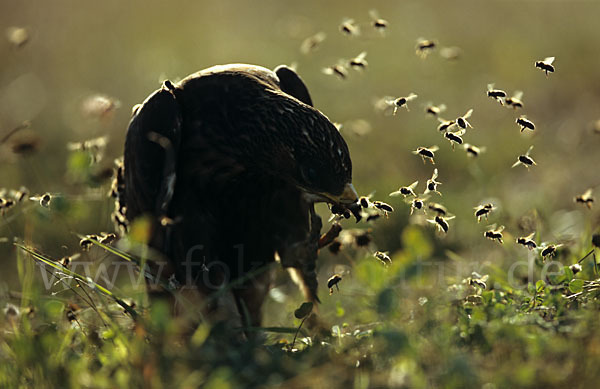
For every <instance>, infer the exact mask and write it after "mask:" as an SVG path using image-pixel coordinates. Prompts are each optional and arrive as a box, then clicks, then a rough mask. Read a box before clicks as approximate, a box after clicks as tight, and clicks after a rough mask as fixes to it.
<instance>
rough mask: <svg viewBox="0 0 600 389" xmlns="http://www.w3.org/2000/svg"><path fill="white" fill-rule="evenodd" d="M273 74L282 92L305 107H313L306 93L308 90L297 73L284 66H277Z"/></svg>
mask: <svg viewBox="0 0 600 389" xmlns="http://www.w3.org/2000/svg"><path fill="white" fill-rule="evenodd" d="M274 72H275V74H276V75H277V77H278V78H279V87H280V88H281V90H282V91H283V92H285V93H287V94H288V95H290V96H293V97H295V98H297V99H298V100H300V101H302V102H303V103H304V104H306V105H310V106H311V107H312V106H313V103H312V99H311V98H310V94H309V93H308V88H307V87H306V85H305V84H304V82H303V81H302V79H301V78H300V76H299V75H298V73H296V72H295V71H294V70H293V69H291V68H289V67H287V66H285V65H279V66H277V67H276V68H275V70H274Z"/></svg>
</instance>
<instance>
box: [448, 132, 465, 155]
mask: <svg viewBox="0 0 600 389" xmlns="http://www.w3.org/2000/svg"><path fill="white" fill-rule="evenodd" d="M465 132H466V130H464V129H463V130H458V131H454V132H452V131H446V132H445V133H444V138H446V139H448V141H450V144H451V145H452V150H454V145H455V144H459V145H462V144H463V138H462V136H463V135H464V134H465Z"/></svg>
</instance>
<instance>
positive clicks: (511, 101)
mask: <svg viewBox="0 0 600 389" xmlns="http://www.w3.org/2000/svg"><path fill="white" fill-rule="evenodd" d="M522 98H523V92H521V91H520V90H519V91H516V92H515V93H514V94H513V95H512V96H511V97H507V98H506V99H504V102H505V103H506V106H507V107H513V108H514V109H517V108H523V100H521V99H522Z"/></svg>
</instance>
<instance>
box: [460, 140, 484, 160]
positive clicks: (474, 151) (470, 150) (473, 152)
mask: <svg viewBox="0 0 600 389" xmlns="http://www.w3.org/2000/svg"><path fill="white" fill-rule="evenodd" d="M463 148H464V149H465V151H466V152H467V155H468V156H469V157H478V156H479V154H481V153H483V152H484V151H485V147H477V146H475V145H472V144H469V143H465V144H464V145H463Z"/></svg>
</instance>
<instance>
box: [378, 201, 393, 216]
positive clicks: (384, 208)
mask: <svg viewBox="0 0 600 389" xmlns="http://www.w3.org/2000/svg"><path fill="white" fill-rule="evenodd" d="M373 206H374V207H375V208H377V209H379V210H380V211H383V213H384V215H385V216H386V217H387V215H388V212H394V208H393V207H392V206H391V205H389V204H387V203H384V202H383V201H373Z"/></svg>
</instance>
